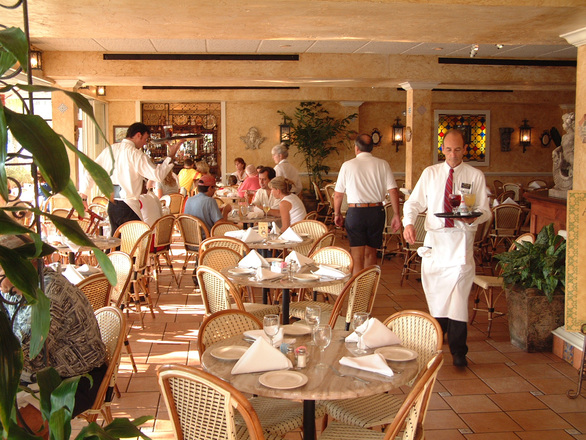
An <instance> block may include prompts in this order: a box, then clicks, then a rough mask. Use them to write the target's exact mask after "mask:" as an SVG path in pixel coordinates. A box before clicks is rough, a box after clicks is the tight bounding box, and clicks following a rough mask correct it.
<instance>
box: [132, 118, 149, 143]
mask: <svg viewBox="0 0 586 440" xmlns="http://www.w3.org/2000/svg"><path fill="white" fill-rule="evenodd" d="M150 132H151V130H150V129H149V128H148V127H147V126H146V125H145V124H143V123H142V122H135V123H134V124H132V125H131V126H130V127H128V130H126V138H127V139H131V138H133V137H134V135H135V134H137V133H140V134H141V135H142V134H145V133H149V134H150Z"/></svg>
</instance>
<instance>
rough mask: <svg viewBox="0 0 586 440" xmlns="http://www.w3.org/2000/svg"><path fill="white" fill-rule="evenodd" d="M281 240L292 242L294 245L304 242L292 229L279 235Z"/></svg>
mask: <svg viewBox="0 0 586 440" xmlns="http://www.w3.org/2000/svg"><path fill="white" fill-rule="evenodd" d="M279 239H280V240H287V241H292V242H294V243H301V242H302V241H303V238H301V237H300V236H299V235H297V232H295V231H294V230H293V229H291V228H287V230H286V231H285V232H283V233H282V234H281V235H279Z"/></svg>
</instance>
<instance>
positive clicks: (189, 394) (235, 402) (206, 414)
mask: <svg viewBox="0 0 586 440" xmlns="http://www.w3.org/2000/svg"><path fill="white" fill-rule="evenodd" d="M157 376H158V379H159V386H160V388H161V392H162V394H163V398H164V400H165V405H166V406H167V410H168V411H169V414H170V415H171V422H172V424H173V430H174V431H175V438H176V439H181V440H183V439H226V440H236V439H237V438H250V439H251V440H262V439H264V438H265V434H264V433H263V429H262V426H261V424H260V421H259V419H258V416H257V414H256V412H255V411H254V409H253V408H252V405H251V403H250V402H249V401H248V400H247V399H246V397H245V396H244V395H243V394H242V393H241V392H240V391H238V390H237V389H236V388H234V387H233V386H232V385H230V384H229V383H227V382H226V381H224V380H222V379H220V378H218V377H216V376H214V375H212V374H209V373H206V372H204V371H202V370H199V369H196V368H194V367H187V366H183V365H165V366H163V367H161V368H160V369H159V370H158V371H157ZM237 413H239V414H241V415H242V418H243V419H244V422H245V424H244V425H236V424H235V423H234V416H235V414H237ZM246 431H248V432H246ZM246 434H248V435H246Z"/></svg>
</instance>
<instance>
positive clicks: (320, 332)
mask: <svg viewBox="0 0 586 440" xmlns="http://www.w3.org/2000/svg"><path fill="white" fill-rule="evenodd" d="M313 342H314V343H315V345H317V346H318V348H319V363H318V364H317V365H316V366H317V367H320V368H323V367H327V364H326V363H325V362H324V353H325V351H326V348H327V346H328V345H330V342H332V327H330V326H329V325H328V324H320V325H318V326H317V327H316V328H315V331H314V332H313Z"/></svg>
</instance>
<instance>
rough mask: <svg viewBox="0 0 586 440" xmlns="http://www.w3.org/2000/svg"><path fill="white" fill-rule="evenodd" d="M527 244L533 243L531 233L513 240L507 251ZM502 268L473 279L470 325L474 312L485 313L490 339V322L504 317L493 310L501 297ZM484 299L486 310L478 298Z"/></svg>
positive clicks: (474, 315)
mask: <svg viewBox="0 0 586 440" xmlns="http://www.w3.org/2000/svg"><path fill="white" fill-rule="evenodd" d="M521 242H529V243H535V235H533V234H531V233H527V234H522V235H520V236H519V237H517V239H516V240H515V242H514V243H512V244H511V246H510V247H509V251H512V250H514V249H515V248H516V245H517V243H521ZM501 274H502V268H501V267H500V266H499V270H498V271H497V274H496V275H495V276H489V275H476V276H475V277H474V281H473V282H474V285H475V286H476V289H475V291H474V300H473V301H474V306H473V308H472V316H471V317H470V325H472V324H473V323H474V319H475V318H476V312H486V313H487V314H488V328H487V330H486V331H487V334H486V337H487V338H488V337H490V331H491V329H492V320H493V319H494V318H497V317H499V316H505V315H506V313H505V312H499V311H497V310H495V306H496V303H497V302H498V300H499V299H500V297H501V296H502V294H503V292H504V290H503V278H502V276H501ZM481 296H482V297H483V298H484V302H485V303H486V308H480V307H479V304H480V297H481Z"/></svg>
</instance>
